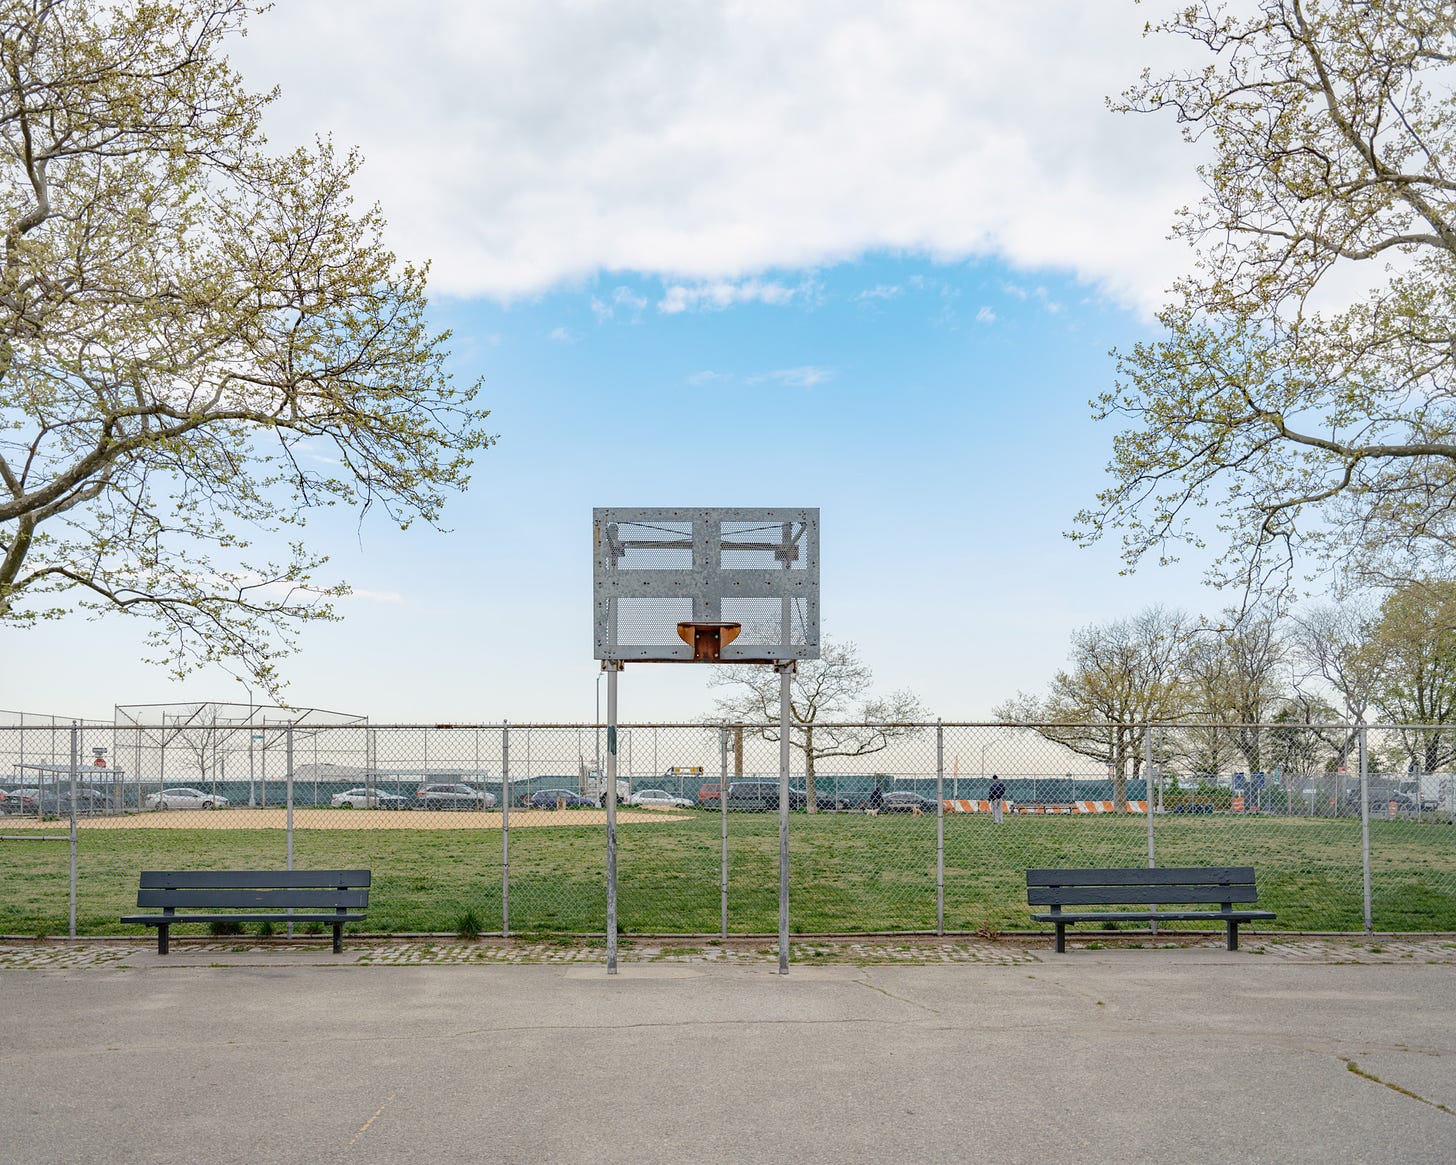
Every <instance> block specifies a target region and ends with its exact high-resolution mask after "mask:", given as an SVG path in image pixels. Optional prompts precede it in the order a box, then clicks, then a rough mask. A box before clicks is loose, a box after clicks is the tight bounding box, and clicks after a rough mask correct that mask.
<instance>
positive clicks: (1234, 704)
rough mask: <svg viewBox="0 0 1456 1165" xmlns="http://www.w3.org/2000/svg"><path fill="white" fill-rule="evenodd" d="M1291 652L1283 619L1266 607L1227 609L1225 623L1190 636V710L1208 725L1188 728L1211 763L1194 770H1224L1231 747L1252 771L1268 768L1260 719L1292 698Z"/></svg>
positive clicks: (1186, 667)
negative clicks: (1260, 609) (1264, 609)
mask: <svg viewBox="0 0 1456 1165" xmlns="http://www.w3.org/2000/svg"><path fill="white" fill-rule="evenodd" d="M1288 656H1289V647H1288V643H1287V641H1286V639H1285V635H1284V632H1283V631H1282V630H1281V624H1280V623H1279V622H1278V621H1277V620H1276V618H1275V617H1274V615H1273V614H1272V613H1269V612H1266V611H1246V612H1240V611H1235V610H1227V611H1225V612H1224V615H1223V622H1222V623H1221V624H1219V625H1217V626H1209V627H1204V628H1200V629H1199V633H1198V634H1195V635H1193V636H1191V637H1190V641H1189V649H1188V654H1187V657H1186V660H1185V662H1184V665H1183V666H1184V672H1185V676H1186V683H1187V689H1188V690H1187V699H1188V707H1187V709H1186V714H1187V715H1188V716H1189V717H1190V718H1193V719H1197V720H1198V721H1199V722H1200V723H1201V724H1203V725H1206V727H1199V728H1193V729H1188V730H1186V734H1187V735H1188V736H1189V737H1190V741H1191V742H1193V743H1194V744H1195V751H1196V752H1197V754H1198V755H1199V757H1200V758H1201V763H1203V764H1206V765H1207V767H1205V768H1197V767H1196V768H1195V771H1201V772H1219V771H1221V770H1222V769H1223V768H1224V765H1225V754H1226V753H1227V752H1230V751H1231V752H1234V753H1237V754H1238V755H1240V756H1242V758H1243V761H1244V764H1245V766H1246V767H1247V769H1248V771H1249V772H1256V771H1262V770H1263V769H1264V767H1265V761H1264V758H1263V755H1262V754H1263V741H1264V733H1263V730H1262V729H1261V727H1260V725H1263V724H1264V723H1266V722H1268V721H1269V720H1270V719H1272V718H1273V716H1274V715H1275V714H1276V713H1277V712H1278V711H1279V710H1280V709H1281V708H1283V707H1284V706H1285V705H1286V703H1287V702H1288V700H1289V697H1290V683H1289V681H1288V679H1287V678H1286V663H1287V660H1288ZM1195 763H1199V762H1195Z"/></svg>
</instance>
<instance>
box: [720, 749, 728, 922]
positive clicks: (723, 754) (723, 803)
mask: <svg viewBox="0 0 1456 1165" xmlns="http://www.w3.org/2000/svg"><path fill="white" fill-rule="evenodd" d="M718 769H719V774H720V775H719V777H718V816H719V817H721V818H722V819H723V820H722V821H720V822H719V823H718V824H719V826H720V827H721V828H722V831H723V844H722V855H723V856H722V863H723V868H722V870H721V872H720V873H719V875H718V895H719V899H720V901H719V904H718V911H719V914H720V915H721V925H722V934H723V937H724V938H727V937H728V730H727V729H726V728H720V729H718Z"/></svg>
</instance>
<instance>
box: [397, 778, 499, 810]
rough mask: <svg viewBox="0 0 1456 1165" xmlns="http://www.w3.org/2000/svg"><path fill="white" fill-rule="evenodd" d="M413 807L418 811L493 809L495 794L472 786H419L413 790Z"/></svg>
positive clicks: (456, 784)
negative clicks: (418, 809)
mask: <svg viewBox="0 0 1456 1165" xmlns="http://www.w3.org/2000/svg"><path fill="white" fill-rule="evenodd" d="M415 806H416V807H417V808H420V809H494V808H495V794H494V793H488V792H486V791H485V790H484V789H477V788H475V787H474V786H473V785H465V784H458V783H453V782H452V783H447V784H438V785H421V786H420V787H419V788H418V789H416V790H415Z"/></svg>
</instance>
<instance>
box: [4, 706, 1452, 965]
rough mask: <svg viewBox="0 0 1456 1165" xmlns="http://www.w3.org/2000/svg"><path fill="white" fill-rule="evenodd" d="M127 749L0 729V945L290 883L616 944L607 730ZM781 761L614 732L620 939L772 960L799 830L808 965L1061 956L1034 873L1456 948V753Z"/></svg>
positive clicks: (207, 730)
mask: <svg viewBox="0 0 1456 1165" xmlns="http://www.w3.org/2000/svg"><path fill="white" fill-rule="evenodd" d="M118 720H119V722H117V723H109V724H106V723H79V722H69V723H68V722H61V721H57V720H54V719H39V720H37V719H36V718H33V717H32V718H29V719H28V720H26V721H25V722H16V723H0V838H3V839H4V840H3V841H0V934H12V935H36V934H65V933H69V934H81V935H97V934H125V933H141V932H140V929H139V928H127V927H124V926H122V925H121V924H120V922H119V921H118V919H119V917H120V916H121V915H122V914H124V913H128V912H131V911H132V910H133V909H134V907H135V897H136V890H137V882H138V875H139V873H140V872H141V871H142V870H147V869H267V868H294V867H297V868H307V867H313V868H368V869H370V870H372V872H373V891H372V895H371V899H370V907H369V912H368V921H367V923H365V924H363V926H362V928H361V929H364V930H367V931H369V932H371V933H373V932H384V933H399V934H405V933H410V934H413V933H463V934H475V933H480V934H492V933H493V934H561V935H577V936H581V935H585V936H592V935H597V936H601V935H604V933H605V926H606V918H607V878H606V870H607V864H606V852H607V837H608V829H607V813H606V811H605V809H604V807H603V798H604V796H605V795H606V794H607V793H608V791H609V790H607V788H606V786H605V782H604V780H603V778H602V776H601V773H602V770H603V769H604V768H605V767H606V765H605V763H604V762H605V752H606V749H607V747H608V737H607V728H606V726H605V725H590V724H531V725H516V724H500V723H497V724H477V725H465V726H447V725H435V726H423V725H373V724H369V723H367V722H364V721H361V720H359V719H357V718H349V720H348V722H346V723H337V722H322V721H318V720H314V721H295V720H283V719H278V718H276V711H275V718H272V719H270V718H268V717H266V716H259V715H257V714H256V713H255V712H254V711H253V710H251V709H241V710H238V711H237V712H236V713H229V714H227V715H213V716H208V717H200V718H199V717H197V716H192V717H188V718H186V719H185V720H182V719H179V720H172V721H166V720H163V721H159V722H157V723H139V722H136V721H135V720H133V719H131V718H125V719H123V718H121V717H119V718H118ZM777 731H778V730H777V727H776V726H774V725H753V724H742V725H739V724H632V725H621V726H619V727H618V728H617V731H616V740H617V760H618V797H619V802H620V807H619V808H618V809H617V810H616V832H615V849H616V870H617V885H616V890H617V896H616V918H617V925H618V931H619V933H621V934H624V935H632V934H641V935H648V934H651V935H662V934H684V935H698V936H715V935H716V936H725V937H726V936H737V935H767V934H772V933H774V931H775V929H776V927H777V926H778V922H779V910H780V906H781V899H780V892H779V891H780V877H779V868H780V841H781V837H780V810H781V806H786V809H784V812H785V813H786V817H787V820H788V826H787V835H788V858H789V862H788V871H789V873H788V883H787V884H788V897H787V903H788V911H789V928H790V929H791V930H792V931H793V932H794V933H795V934H801V935H808V934H858V933H885V932H906V933H911V932H921V933H932V934H943V933H951V934H955V933H974V932H979V933H983V934H985V933H997V932H1000V931H1006V930H1029V929H1037V927H1036V926H1035V924H1032V923H1031V922H1030V920H1029V913H1030V912H1029V908H1028V907H1027V905H1026V895H1025V872H1026V870H1027V869H1029V868H1046V867H1067V866H1146V865H1158V866H1196V865H1221V866H1225V865H1250V866H1253V867H1254V868H1255V870H1256V872H1257V877H1258V885H1259V903H1258V905H1259V906H1260V908H1263V909H1270V910H1274V911H1276V912H1277V913H1278V919H1277V920H1276V921H1275V922H1273V923H1271V924H1268V928H1269V929H1272V930H1293V931H1301V932H1307V931H1319V932H1366V933H1369V932H1374V931H1381V932H1409V931H1456V828H1453V818H1456V775H1453V764H1456V730H1453V729H1451V728H1448V727H1443V726H1413V727H1412V726H1404V727H1402V726H1359V725H1347V724H1332V725H1312V724H1297V725H1291V724H1279V725H1224V724H1218V725H1211V724H1179V725H1174V724H1162V725H1151V726H1149V725H1109V724H1083V725H1076V724H1061V725H1017V724H991V723H978V724H973V723H954V724H952V723H920V724H834V725H822V724H821V725H815V726H813V727H812V729H809V730H807V731H806V730H804V729H801V728H796V729H795V730H794V731H793V732H792V734H791V737H790V741H791V748H790V756H791V768H790V772H789V776H788V796H787V798H784V797H782V796H781V785H780V781H781V774H780V769H779V744H778V740H777ZM993 781H998V782H999V784H1000V786H1002V787H1003V788H1004V803H1003V809H1004V812H1003V814H1002V815H1001V820H1000V821H999V822H998V821H997V820H996V817H995V815H994V814H993V813H992V812H991V809H992V804H991V802H990V800H989V793H990V791H991V787H992V782H993ZM725 805H726V812H725V811H723V808H724V806H725ZM1164 925H1165V926H1166V929H1169V930H1175V929H1177V925H1176V924H1164ZM1142 929H1146V927H1145V925H1144V926H1143V927H1142Z"/></svg>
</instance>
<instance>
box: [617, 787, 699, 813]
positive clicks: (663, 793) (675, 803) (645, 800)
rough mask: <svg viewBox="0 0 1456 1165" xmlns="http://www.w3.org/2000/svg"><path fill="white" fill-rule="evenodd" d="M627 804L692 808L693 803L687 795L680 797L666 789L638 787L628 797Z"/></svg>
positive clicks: (651, 807)
mask: <svg viewBox="0 0 1456 1165" xmlns="http://www.w3.org/2000/svg"><path fill="white" fill-rule="evenodd" d="M627 804H628V805H640V806H641V807H642V808H644V809H691V808H692V805H693V803H692V802H691V801H689V800H688V799H687V798H686V797H679V796H677V794H675V793H669V792H668V791H667V790H666V789H638V790H637V792H635V793H633V794H632V795H631V796H630V797H628V798H627Z"/></svg>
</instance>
